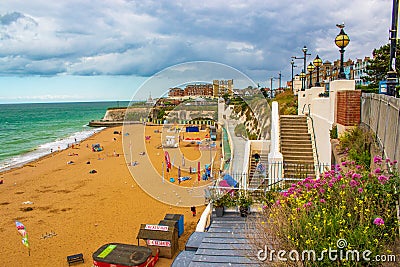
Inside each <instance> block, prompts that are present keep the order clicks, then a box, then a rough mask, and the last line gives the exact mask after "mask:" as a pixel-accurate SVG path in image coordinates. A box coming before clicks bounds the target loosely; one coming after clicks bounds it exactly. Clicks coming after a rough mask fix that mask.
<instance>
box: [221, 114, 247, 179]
mask: <svg viewBox="0 0 400 267" xmlns="http://www.w3.org/2000/svg"><path fill="white" fill-rule="evenodd" d="M224 115H225V119H224V120H223V121H224V127H225V128H226V130H227V131H228V134H229V137H230V141H231V151H232V159H231V164H232V169H231V173H243V171H244V170H243V162H244V160H245V158H244V151H245V147H246V143H247V140H245V139H244V138H243V137H239V136H236V135H235V127H236V125H237V124H238V123H240V121H238V120H236V119H231V118H230V116H231V109H230V108H227V109H226V110H225V111H224Z"/></svg>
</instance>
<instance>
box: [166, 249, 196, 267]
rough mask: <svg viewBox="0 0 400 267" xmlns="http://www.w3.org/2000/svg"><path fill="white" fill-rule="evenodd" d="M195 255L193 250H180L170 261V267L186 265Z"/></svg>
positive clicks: (184, 266)
mask: <svg viewBox="0 0 400 267" xmlns="http://www.w3.org/2000/svg"><path fill="white" fill-rule="evenodd" d="M194 255H195V252H194V251H186V250H183V251H181V252H180V253H179V254H178V256H176V258H175V259H174V261H173V262H172V265H171V267H186V266H188V265H189V264H190V262H192V259H193V257H194Z"/></svg>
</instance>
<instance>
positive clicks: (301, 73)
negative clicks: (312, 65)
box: [300, 70, 306, 91]
mask: <svg viewBox="0 0 400 267" xmlns="http://www.w3.org/2000/svg"><path fill="white" fill-rule="evenodd" d="M300 79H301V84H302V86H304V84H305V80H306V74H305V72H304V70H302V71H301V72H300ZM301 90H302V91H304V89H301Z"/></svg>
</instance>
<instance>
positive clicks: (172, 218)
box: [164, 214, 184, 237]
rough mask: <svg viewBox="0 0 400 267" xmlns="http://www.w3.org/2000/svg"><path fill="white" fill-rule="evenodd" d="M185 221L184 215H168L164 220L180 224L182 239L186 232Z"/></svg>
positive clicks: (179, 229) (179, 231)
mask: <svg viewBox="0 0 400 267" xmlns="http://www.w3.org/2000/svg"><path fill="white" fill-rule="evenodd" d="M183 219H184V217H183V214H166V215H165V217H164V220H170V221H177V222H178V237H180V236H181V235H182V234H183V231H184V220H183Z"/></svg>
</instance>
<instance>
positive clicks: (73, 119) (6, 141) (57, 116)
mask: <svg viewBox="0 0 400 267" xmlns="http://www.w3.org/2000/svg"><path fill="white" fill-rule="evenodd" d="M128 104H129V102H128V101H110V102H74V103H29V104H26V103H23V104H0V172H1V171H4V170H8V169H11V168H13V167H17V166H21V165H23V164H26V163H28V162H31V161H33V160H35V159H38V158H40V157H43V156H45V155H47V154H50V153H51V151H54V152H55V151H57V150H59V149H60V150H63V149H66V148H67V147H68V145H70V144H72V143H74V142H75V141H76V142H79V141H82V140H84V139H86V138H88V137H90V136H91V135H93V134H95V133H97V132H99V131H101V130H103V129H104V128H92V127H89V126H88V123H89V121H91V120H99V119H102V118H103V116H104V114H105V112H106V110H107V109H108V108H110V107H126V106H128Z"/></svg>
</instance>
